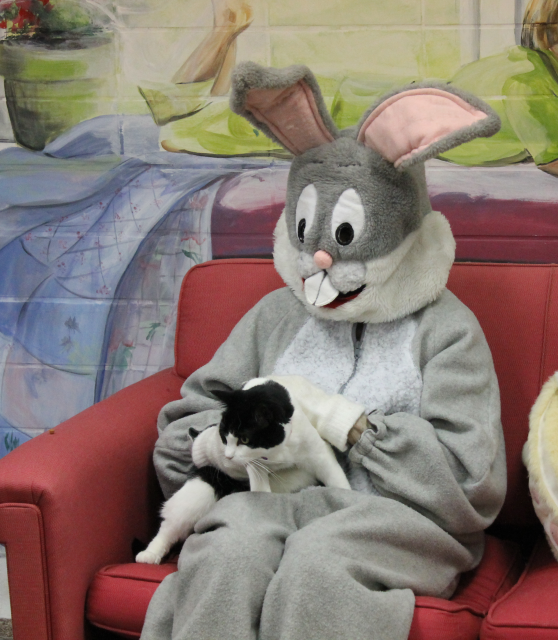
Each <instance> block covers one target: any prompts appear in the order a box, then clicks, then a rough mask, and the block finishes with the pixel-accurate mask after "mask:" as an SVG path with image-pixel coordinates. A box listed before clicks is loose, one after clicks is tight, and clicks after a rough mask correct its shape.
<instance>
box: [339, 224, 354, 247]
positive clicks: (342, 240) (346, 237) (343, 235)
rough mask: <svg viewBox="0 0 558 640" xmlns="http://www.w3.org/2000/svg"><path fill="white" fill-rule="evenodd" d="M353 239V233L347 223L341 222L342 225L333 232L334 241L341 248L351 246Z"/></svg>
mask: <svg viewBox="0 0 558 640" xmlns="http://www.w3.org/2000/svg"><path fill="white" fill-rule="evenodd" d="M354 237H355V232H354V231H353V228H352V227H351V225H350V224H349V223H348V222H343V224H340V225H339V226H338V227H337V230H336V231H335V239H336V240H337V242H338V243H339V244H341V245H343V246H345V245H347V244H351V242H352V241H353V238H354Z"/></svg>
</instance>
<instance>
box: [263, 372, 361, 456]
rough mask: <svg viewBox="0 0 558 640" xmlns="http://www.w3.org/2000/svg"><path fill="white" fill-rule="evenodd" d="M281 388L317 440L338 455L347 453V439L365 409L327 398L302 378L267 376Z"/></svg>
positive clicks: (340, 400) (340, 399) (337, 397)
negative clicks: (330, 447) (313, 430)
mask: <svg viewBox="0 0 558 640" xmlns="http://www.w3.org/2000/svg"><path fill="white" fill-rule="evenodd" d="M269 378H270V379H271V380H275V381H277V382H279V384H282V385H283V386H284V387H285V388H286V389H287V391H288V392H289V394H290V395H291V397H292V398H293V399H294V400H295V401H296V402H297V403H298V404H299V405H300V408H301V409H302V410H303V411H304V414H305V415H306V417H307V418H308V420H310V422H311V424H312V426H313V427H315V428H316V430H317V432H318V433H319V434H320V436H321V437H322V438H323V439H324V440H326V441H327V442H329V444H331V445H333V446H334V447H336V448H337V449H339V451H345V450H346V449H347V436H348V434H349V431H350V430H351V429H352V428H353V426H354V424H355V422H356V421H357V420H358V419H359V418H360V416H362V414H363V413H365V407H364V405H361V404H358V403H356V402H353V401H352V400H349V399H347V398H344V397H343V396H342V395H339V394H334V395H329V394H328V393H326V392H325V391H322V390H321V389H320V388H319V387H317V386H316V385H314V384H312V383H311V382H310V381H309V380H307V379H306V378H304V377H302V376H269Z"/></svg>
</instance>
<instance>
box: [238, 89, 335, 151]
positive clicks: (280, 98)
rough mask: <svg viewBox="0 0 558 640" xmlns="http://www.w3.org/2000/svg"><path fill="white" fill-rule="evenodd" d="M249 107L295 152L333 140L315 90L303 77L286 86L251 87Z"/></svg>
mask: <svg viewBox="0 0 558 640" xmlns="http://www.w3.org/2000/svg"><path fill="white" fill-rule="evenodd" d="M246 109H247V110H248V111H250V112H251V113H252V115H253V116H254V117H255V118H256V120H258V121H259V122H262V123H263V124H266V125H267V126H268V127H269V128H270V130H271V131H272V132H273V133H274V134H275V136H276V137H277V138H278V139H279V140H280V141H281V143H282V144H283V145H284V146H285V147H286V148H287V149H289V151H292V153H294V154H295V155H300V154H301V153H303V152H304V151H307V150H308V149H313V148H314V147H318V146H320V145H321V144H325V143H326V142H332V141H333V136H332V135H331V133H330V132H329V131H328V130H327V128H326V126H325V125H324V123H323V121H322V118H321V116H320V113H319V111H318V107H317V106H316V100H315V98H314V94H313V93H312V90H311V89H310V87H309V86H308V85H307V84H306V83H305V82H304V81H302V80H299V81H298V82H297V83H296V84H294V85H293V86H291V87H287V88H286V89H252V90H251V91H249V92H248V96H247V98H246Z"/></svg>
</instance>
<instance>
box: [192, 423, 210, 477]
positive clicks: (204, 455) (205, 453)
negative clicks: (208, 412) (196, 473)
mask: <svg viewBox="0 0 558 640" xmlns="http://www.w3.org/2000/svg"><path fill="white" fill-rule="evenodd" d="M214 431H215V428H214V427H208V428H207V429H204V430H203V431H202V432H201V433H200V434H199V436H197V438H196V439H195V440H194V444H193V445H192V462H193V463H194V464H195V465H196V467H197V468H198V469H200V468H201V467H206V466H208V465H211V457H210V445H211V436H212V435H213V432H214Z"/></svg>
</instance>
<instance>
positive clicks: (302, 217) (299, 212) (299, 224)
mask: <svg viewBox="0 0 558 640" xmlns="http://www.w3.org/2000/svg"><path fill="white" fill-rule="evenodd" d="M317 204H318V192H317V190H316V187H315V186H314V185H313V184H309V185H307V186H306V187H304V189H303V190H302V193H301V194H300V196H299V198H298V202H297V205H296V218H295V220H296V234H297V236H298V239H299V240H300V242H302V243H303V242H304V236H305V234H306V233H308V230H309V229H310V227H311V226H312V223H313V222H314V216H315V215H316V205H317Z"/></svg>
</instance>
